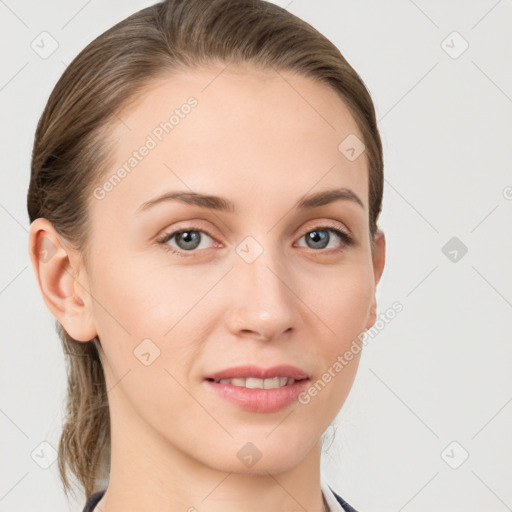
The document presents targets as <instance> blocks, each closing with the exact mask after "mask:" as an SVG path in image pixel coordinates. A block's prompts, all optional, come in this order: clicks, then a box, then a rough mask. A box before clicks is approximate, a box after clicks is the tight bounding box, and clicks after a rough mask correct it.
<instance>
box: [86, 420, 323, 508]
mask: <svg viewBox="0 0 512 512" xmlns="http://www.w3.org/2000/svg"><path fill="white" fill-rule="evenodd" d="M130 425H132V427H127V426H126V424H125V425H123V428H122V429H120V430H116V429H114V428H112V430H111V464H110V466H111V467H110V478H109V483H108V488H107V491H106V493H105V494H104V496H103V498H102V499H101V500H100V502H99V503H98V505H96V507H95V512H121V511H122V512H132V511H133V512H135V511H140V510H146V511H148V512H157V511H162V510H165V511H169V512H174V511H180V512H184V511H187V512H198V511H200V512H214V511H219V510H222V511H223V512H235V511H236V512H240V510H243V511H244V512H256V511H257V512H265V511H268V512H274V511H279V512H287V511H290V512H291V511H297V510H308V511H310V512H324V510H325V507H324V501H323V497H322V492H321V484H320V456H321V440H318V442H317V443H316V444H315V445H314V446H313V447H312V449H311V450H310V451H309V452H308V453H307V455H306V457H305V458H304V459H303V460H302V461H301V462H300V463H299V464H298V465H297V466H295V467H293V468H291V469H288V470H285V471H280V472H278V473H277V472H275V473H273V472H272V471H271V468H267V469H265V470H263V471H262V470H259V471H258V470H257V468H258V464H255V466H254V468H252V469H251V470H250V472H245V473H241V472H235V471H222V470H219V469H218V468H215V467H211V466H209V465H206V464H203V463H201V462H200V461H198V460H197V459H194V458H192V457H190V456H189V455H187V454H186V453H185V452H183V451H182V450H180V449H178V448H176V447H175V446H173V445H171V444H170V443H169V441H168V440H164V439H162V437H160V436H158V435H155V434H153V435H151V436H144V437H142V436H141V430H140V428H139V427H137V426H133V423H130ZM112 427H114V425H112ZM222 455H223V454H220V457H221V458H222Z"/></svg>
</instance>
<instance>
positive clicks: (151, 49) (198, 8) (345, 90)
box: [27, 0, 383, 496]
mask: <svg viewBox="0 0 512 512" xmlns="http://www.w3.org/2000/svg"><path fill="white" fill-rule="evenodd" d="M216 63H220V64H224V65H225V64H235V65H236V64H245V63H247V64H249V65H253V66H259V67H262V68H270V67H272V68H274V69H276V70H288V71H292V72H296V73H298V74H300V75H302V76H306V77H310V78H312V79H314V80H317V81H320V82H321V83H324V84H327V85H328V86H330V87H331V88H332V89H333V90H334V91H336V92H337V93H338V94H339V95H340V97H341V98H342V99H343V101H344V102H345V104H346V105H347V107H348V109H349V110H350V112H351V114H352V115H353V117H354V119H355V121H356V123H357V126H358V128H359V129H360V130H361V133H362V135H363V142H364V144H365V146H366V151H365V155H366V157H367V159H368V160H367V161H368V180H369V181H368V184H369V225H370V236H371V243H372V250H373V236H374V234H375V233H376V231H377V229H378V228H377V219H378V216H379V214H380V211H381V204H382V190H383V159H382V145H381V140H380V136H379V132H378V129H377V122H376V118H375V111H374V106H373V103H372V100H371V98H370V95H369V93H368V91H367V89H366V87H365V85H364V83H363V81H362V79H361V78H360V77H359V75H358V74H357V73H356V72H355V71H354V69H353V68H352V67H351V66H350V65H349V64H348V62H347V61H346V60H345V58H344V57H343V56H342V54H341V53H340V51H339V50H338V49H337V48H336V46H334V45H333V44H332V43H331V42H330V41H329V40H328V39H326V38H325V37H324V36H323V35H322V34H320V33H319V32H318V31H317V30H315V29H314V28H313V27H312V26H311V25H309V24H308V23H306V22H304V21H303V20H301V19H299V18H297V17H296V16H294V15H293V14H291V13H289V12H288V11H286V10H285V9H283V8H280V7H278V6H276V5H274V4H271V3H268V2H266V1H263V0H236V1H233V0H166V1H163V2H160V3H157V4H155V5H153V6H150V7H147V8H144V9H142V10H140V11H139V12H137V13H135V14H133V15H131V16H129V17H128V18H126V19H125V20H123V21H121V22H120V23H118V24H116V25H115V26H113V27H112V28H110V29H109V30H107V31H106V32H104V33H103V34H101V35H100V36H99V37H97V38H96V39H94V40H93V41H92V42H91V43H90V44H88V45H87V47H86V48H85V49H84V50H82V51H81V52H80V53H79V54H78V56H77V57H76V58H75V59H74V60H73V61H72V62H71V64H70V65H69V66H68V67H67V68H66V70H65V71H64V73H63V75H62V77H61V78H60V79H59V81H58V82H57V84H56V86H55V87H54V89H53V91H52V93H51V95H50V97H49V99H48V103H47V105H46V107H45V109H44V112H43V114H42V116H41V118H40V120H39V123H38V125H37V130H36V133H35V140H34V147H33V153H32V163H31V179H30V186H29V190H28V199H27V206H28V214H29V218H30V221H31V222H32V221H33V220H35V219H36V218H38V217H44V218H46V219H48V220H49V221H50V222H51V223H52V225H53V227H54V228H55V230H56V231H57V232H58V233H59V235H60V236H61V237H63V239H64V240H66V242H67V243H69V244H70V247H73V248H75V249H76V250H79V251H80V252H81V254H82V255H83V258H84V261H86V260H87V259H88V258H87V248H88V245H87V240H88V233H89V227H90V224H89V217H88V214H87V213H88V205H89V201H90V199H91V197H92V190H93V188H94V186H95V184H96V183H97V182H99V180H100V179H101V176H102V174H104V172H105V170H106V169H107V166H108V164H109V158H110V155H111V145H110V144H109V142H108V131H107V128H108V127H109V126H111V125H112V123H113V122H115V121H116V120H117V119H118V118H117V114H118V113H119V112H120V111H121V110H122V109H124V108H126V107H127V105H128V104H130V103H131V102H132V101H134V100H135V99H136V98H137V96H140V94H141V93H143V92H144V90H146V88H147V87H148V86H150V85H151V84H152V83H153V82H154V81H155V80H156V79H158V78H161V77H165V76H166V75H167V76H168V75H169V74H171V73H173V72H176V71H179V70H180V69H187V68H191V67H201V66H208V65H211V64H216ZM340 142H341V141H340ZM56 326H57V331H58V333H59V337H60V339H61V342H62V345H63V349H64V353H65V354H66V362H67V374H68V383H67V404H66V405H67V411H66V412H67V415H66V419H65V424H64V426H63V431H62V434H61V438H60V443H59V450H58V465H59V472H60V477H61V480H62V483H63V486H64V491H65V493H66V495H67V494H68V491H70V490H72V488H71V485H70V482H69V480H68V477H67V475H68V470H70V471H71V472H72V473H73V474H74V475H75V476H76V478H77V479H78V482H79V484H80V485H81V486H82V488H83V490H84V492H85V495H86V496H90V495H91V494H92V493H93V492H95V491H96V490H98V489H99V486H100V484H101V480H103V481H104V480H105V478H106V475H107V473H108V469H109V462H110V418H109V406H108V399H107V391H106V386H105V377H104V373H103V368H102V365H101V361H100V358H99V355H98V350H97V345H96V343H97V341H98V340H97V339H96V338H95V339H94V340H93V341H94V342H93V343H84V342H79V341H76V340H74V339H73V338H71V337H70V336H69V335H68V334H67V332H65V330H64V329H63V328H62V326H61V325H60V324H59V323H58V322H56Z"/></svg>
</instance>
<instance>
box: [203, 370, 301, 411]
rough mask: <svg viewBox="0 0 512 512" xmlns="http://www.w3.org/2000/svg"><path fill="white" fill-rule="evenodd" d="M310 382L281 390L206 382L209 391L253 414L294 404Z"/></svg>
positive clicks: (277, 409) (299, 382)
mask: <svg viewBox="0 0 512 512" xmlns="http://www.w3.org/2000/svg"><path fill="white" fill-rule="evenodd" d="M283 377H284V375H283ZM309 382H310V379H309V378H307V379H303V380H298V381H296V382H294V383H293V384H292V385H286V386H283V387H281V388H274V389H249V388H244V387H242V386H233V385H232V384H221V383H220V382H214V381H210V380H205V381H204V383H205V385H206V386H208V388H209V389H211V390H212V391H214V392H216V393H217V394H218V395H219V396H221V397H222V398H224V399H226V400H227V401H229V402H231V403H233V404H235V405H236V406H238V407H239V408H241V409H244V410H246V411H251V412H267V413H270V412H277V411H279V410H281V409H284V408H285V407H288V406H290V405H291V404H293V403H294V402H295V401H296V400H297V398H298V396H299V395H300V394H301V393H302V392H303V391H304V390H305V389H306V388H307V386H308V385H309Z"/></svg>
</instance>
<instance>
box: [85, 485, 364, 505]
mask: <svg viewBox="0 0 512 512" xmlns="http://www.w3.org/2000/svg"><path fill="white" fill-rule="evenodd" d="M321 486H322V494H323V496H324V498H325V501H326V502H327V506H328V507H329V512H357V510H356V509H355V508H353V507H351V506H350V505H349V504H348V503H347V502H346V501H345V500H344V499H343V498H342V497H341V496H338V495H337V494H336V493H335V492H334V491H333V490H332V489H331V488H330V487H329V485H328V484H327V482H326V481H325V480H323V479H322V481H321ZM105 491H106V489H103V490H102V491H98V492H96V493H94V494H91V496H90V497H89V499H88V500H87V503H86V504H85V508H84V510H83V512H93V510H94V507H95V506H96V505H97V504H98V502H99V501H100V500H101V498H102V497H103V495H104V494H105Z"/></svg>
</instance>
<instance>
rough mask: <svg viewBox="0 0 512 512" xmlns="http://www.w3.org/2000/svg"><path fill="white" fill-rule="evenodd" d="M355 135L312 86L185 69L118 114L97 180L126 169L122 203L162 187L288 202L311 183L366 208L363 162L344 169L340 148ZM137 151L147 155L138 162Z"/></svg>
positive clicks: (335, 100)
mask: <svg viewBox="0 0 512 512" xmlns="http://www.w3.org/2000/svg"><path fill="white" fill-rule="evenodd" d="M354 136H356V137H357V138H358V139H359V140H361V141H362V138H363V137H362V135H361V133H360V130H359V129H358V127H357V124H356V122H355V120H354V118H353V117H352V115H351V114H350V111H349V110H348V108H347V106H346V105H345V103H344V102H343V101H342V100H341V98H340V96H339V95H338V94H337V93H336V92H335V91H334V90H332V89H331V88H330V87H329V86H327V85H325V84H322V83H319V82H317V81H315V80H313V79H311V78H308V77H304V76H301V75H297V74H294V73H292V72H290V71H282V70H273V69H257V68H254V67H233V66H231V65H230V66H228V67H227V68H226V67H225V66H218V67H211V68H197V69H187V70H182V71H179V72H175V73H173V74H169V75H162V76H161V77H159V78H158V79H155V80H153V81H152V82H151V83H150V84H149V86H148V87H146V88H145V89H144V90H143V91H142V92H141V93H140V94H138V95H137V97H136V98H135V99H134V100H133V101H131V102H130V104H129V105H128V107H126V108H124V109H123V110H121V111H120V112H119V113H117V117H116V121H115V122H114V124H113V125H112V129H111V131H110V140H111V147H112V155H111V156H112V161H111V162H112V163H111V165H110V167H109V172H107V174H106V175H105V176H104V177H103V180H105V179H108V177H109V176H110V175H111V174H112V173H114V172H115V171H116V169H119V168H120V167H121V166H124V167H125V168H126V169H127V170H128V173H129V175H128V176H126V178H123V183H121V184H120V185H122V190H123V191H124V193H123V197H124V199H125V200H127V201H136V200H139V199H140V198H141V197H142V196H148V195H151V194H153V193H157V192H159V191H161V190H162V187H164V186H167V185H168V187H169V188H174V189H176V188H181V189H193V190H195V191H198V192H204V193H211V192H216V193H219V195H222V191H223V190H225V191H226V194H225V195H229V191H231V192H232V191H233V184H234V183H239V184H240V186H247V187H252V188H253V191H254V192H256V191H257V190H259V191H260V192H262V193H264V189H265V188H269V187H276V186H277V187H280V192H281V194H283V193H286V192H288V193H289V194H290V195H292V196H294V197H292V199H293V200H295V199H296V197H298V196H300V195H303V194H305V193H306V192H307V191H308V190H310V189H312V188H313V187H315V184H317V183H318V186H319V187H320V188H322V187H326V186H331V185H337V186H340V185H342V186H347V187H350V188H352V189H354V190H356V191H357V193H358V195H359V196H360V197H361V199H362V200H363V202H364V203H365V207H366V205H367V172H368V171H367V159H366V155H365V154H364V153H363V154H362V155H361V157H360V158H357V159H356V160H354V161H350V160H349V159H347V158H346V156H345V155H344V154H343V153H342V152H341V151H340V148H339V146H340V143H341V142H342V141H343V140H345V139H346V138H347V137H354ZM143 146H147V147H151V149H150V150H149V151H144V152H145V153H146V155H145V156H143V157H142V158H141V157H140V155H139V156H138V159H137V157H136V156H134V153H137V152H138V149H140V148H142V147H143ZM130 159H131V160H132V162H131V164H132V165H131V166H130V165H128V166H126V164H127V162H129V161H130ZM128 173H127V174H128ZM123 174H125V173H123ZM213 189H214V190H213ZM119 190H121V187H117V186H116V187H115V190H113V191H112V192H111V193H110V194H109V195H110V197H111V199H112V200H115V197H116V196H119V195H120V194H119ZM237 190H239V189H237ZM240 190H241V189H240ZM313 191H314V190H313ZM118 199H119V197H118ZM143 199H146V200H147V199H148V197H143Z"/></svg>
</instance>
